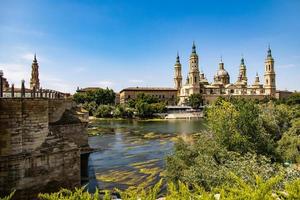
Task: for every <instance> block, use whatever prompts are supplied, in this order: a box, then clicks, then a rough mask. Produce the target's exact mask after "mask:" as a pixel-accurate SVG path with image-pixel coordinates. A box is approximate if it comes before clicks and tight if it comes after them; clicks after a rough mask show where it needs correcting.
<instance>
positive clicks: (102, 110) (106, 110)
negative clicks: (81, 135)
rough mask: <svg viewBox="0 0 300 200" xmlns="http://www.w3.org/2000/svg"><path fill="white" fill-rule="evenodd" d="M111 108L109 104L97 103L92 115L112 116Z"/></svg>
mask: <svg viewBox="0 0 300 200" xmlns="http://www.w3.org/2000/svg"><path fill="white" fill-rule="evenodd" d="M112 111H113V108H112V107H111V106H109V105H99V106H98V108H97V110H96V111H95V113H94V115H95V116H96V117H102V118H105V117H112Z"/></svg>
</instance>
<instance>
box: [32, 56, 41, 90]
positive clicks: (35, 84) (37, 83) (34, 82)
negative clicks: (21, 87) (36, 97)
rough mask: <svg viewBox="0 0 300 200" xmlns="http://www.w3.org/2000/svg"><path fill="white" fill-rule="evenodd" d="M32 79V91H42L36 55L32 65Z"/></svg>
mask: <svg viewBox="0 0 300 200" xmlns="http://www.w3.org/2000/svg"><path fill="white" fill-rule="evenodd" d="M31 68H32V69H31V79H30V89H33V88H35V89H36V90H38V89H40V79H39V64H38V62H37V60H36V54H34V59H33V62H32V65H31Z"/></svg>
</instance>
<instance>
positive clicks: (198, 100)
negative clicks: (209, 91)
mask: <svg viewBox="0 0 300 200" xmlns="http://www.w3.org/2000/svg"><path fill="white" fill-rule="evenodd" d="M202 103H203V99H202V95H201V94H191V95H190V96H189V98H188V100H187V105H189V106H191V107H192V108H194V109H197V108H199V107H200V106H201V105H202Z"/></svg>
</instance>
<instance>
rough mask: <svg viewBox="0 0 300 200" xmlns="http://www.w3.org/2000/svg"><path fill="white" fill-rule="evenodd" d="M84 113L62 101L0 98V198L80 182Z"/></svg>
mask: <svg viewBox="0 0 300 200" xmlns="http://www.w3.org/2000/svg"><path fill="white" fill-rule="evenodd" d="M87 116H88V115H87V113H86V112H84V111H82V110H81V109H80V108H77V107H76V106H75V105H74V103H73V102H72V101H71V100H67V99H45V98H0V196H3V195H6V194H8V193H10V192H11V191H12V190H14V189H15V190H16V194H15V197H14V198H15V199H32V198H34V197H35V196H36V195H37V193H39V192H49V191H57V190H58V189H59V188H61V187H65V188H74V187H76V186H80V182H81V178H80V154H81V153H83V152H82V151H85V150H86V149H88V140H87V134H86V132H85V131H86V129H85V128H86V126H87Z"/></svg>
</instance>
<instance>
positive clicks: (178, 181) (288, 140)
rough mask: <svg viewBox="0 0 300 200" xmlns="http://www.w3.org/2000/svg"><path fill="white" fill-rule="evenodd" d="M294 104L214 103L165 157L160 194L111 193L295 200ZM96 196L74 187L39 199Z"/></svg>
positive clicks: (298, 152)
mask: <svg viewBox="0 0 300 200" xmlns="http://www.w3.org/2000/svg"><path fill="white" fill-rule="evenodd" d="M299 100H300V95H299V94H295V95H293V96H292V97H290V98H289V99H288V100H287V101H285V102H274V101H269V102H264V103H259V102H255V101H250V100H244V99H219V100H218V101H216V102H215V103H214V104H213V105H211V106H210V107H209V108H207V110H206V120H207V123H208V129H207V130H205V131H204V132H203V133H201V134H196V135H194V140H193V142H192V143H191V142H186V141H183V140H179V141H178V142H177V143H176V144H175V149H174V152H173V153H172V155H169V156H168V157H167V158H166V171H165V180H166V181H167V183H168V184H167V188H168V189H167V192H166V193H164V194H161V193H160V184H161V183H158V184H157V185H155V186H153V187H150V188H141V187H135V188H130V189H128V190H125V191H119V190H116V191H118V192H119V194H120V195H121V197H122V199H137V198H140V199H157V198H158V197H160V195H163V196H164V198H165V199H190V198H193V199H257V200H260V199H299V198H300V167H299V163H300V101H299ZM97 195H98V193H95V194H94V195H92V194H89V193H86V192H83V191H82V190H80V189H79V190H76V191H75V192H71V191H67V190H62V191H61V192H58V193H53V194H42V195H41V196H40V198H41V199H57V198H62V197H64V198H65V199H74V197H76V196H80V197H84V198H83V199H93V198H94V199H97V198H98V196H97ZM103 195H104V196H103ZM103 195H102V196H103V198H104V199H110V198H111V196H110V192H108V191H106V192H104V194H103Z"/></svg>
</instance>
